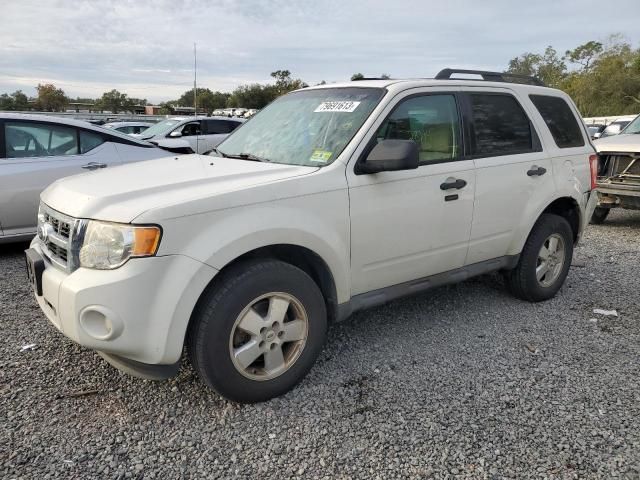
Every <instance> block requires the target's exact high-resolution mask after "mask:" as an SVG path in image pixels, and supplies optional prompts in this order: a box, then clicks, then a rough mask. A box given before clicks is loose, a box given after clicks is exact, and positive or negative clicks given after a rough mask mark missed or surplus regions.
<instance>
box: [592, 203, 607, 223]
mask: <svg viewBox="0 0 640 480" xmlns="http://www.w3.org/2000/svg"><path fill="white" fill-rule="evenodd" d="M610 210H611V209H610V208H604V207H596V209H595V210H594V211H593V215H591V223H593V224H594V225H600V224H601V223H603V222H604V221H605V220H606V218H607V215H609V211H610Z"/></svg>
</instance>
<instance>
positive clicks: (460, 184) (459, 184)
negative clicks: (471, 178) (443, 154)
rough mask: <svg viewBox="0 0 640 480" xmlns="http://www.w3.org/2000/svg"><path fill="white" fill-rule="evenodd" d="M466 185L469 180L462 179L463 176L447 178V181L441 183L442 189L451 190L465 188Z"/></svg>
mask: <svg viewBox="0 0 640 480" xmlns="http://www.w3.org/2000/svg"><path fill="white" fill-rule="evenodd" d="M466 186H467V182H466V181H464V180H462V179H461V178H456V179H452V180H449V179H447V181H446V182H444V183H441V184H440V190H451V189H452V188H455V189H457V190H460V189H461V188H464V187H466Z"/></svg>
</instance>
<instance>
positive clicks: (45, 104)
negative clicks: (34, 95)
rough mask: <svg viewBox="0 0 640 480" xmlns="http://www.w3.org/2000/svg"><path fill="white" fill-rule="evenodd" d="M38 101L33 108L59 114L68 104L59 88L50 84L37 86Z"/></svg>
mask: <svg viewBox="0 0 640 480" xmlns="http://www.w3.org/2000/svg"><path fill="white" fill-rule="evenodd" d="M36 90H37V92H38V99H37V100H36V105H35V108H36V109H37V110H42V111H45V112H61V111H63V110H64V109H65V107H66V106H67V103H69V99H68V98H67V96H66V95H65V94H64V91H63V90H62V89H61V88H56V86H55V85H53V84H51V83H45V84H38V86H37V87H36Z"/></svg>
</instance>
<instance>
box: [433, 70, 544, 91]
mask: <svg viewBox="0 0 640 480" xmlns="http://www.w3.org/2000/svg"><path fill="white" fill-rule="evenodd" d="M456 73H464V74H471V75H479V76H481V77H482V80H484V81H485V82H506V83H523V84H527V85H536V86H538V87H546V85H545V84H544V82H542V81H541V80H540V79H539V78H536V77H531V76H529V75H520V74H517V73H507V72H502V73H501V72H487V71H484V70H462V69H459V68H445V69H443V70H440V71H439V72H438V74H437V75H436V76H435V77H434V78H435V79H436V80H455V79H452V78H451V75H453V74H456ZM510 79H511V80H510ZM464 80H474V79H472V78H465V79H464ZM512 80H516V81H512Z"/></svg>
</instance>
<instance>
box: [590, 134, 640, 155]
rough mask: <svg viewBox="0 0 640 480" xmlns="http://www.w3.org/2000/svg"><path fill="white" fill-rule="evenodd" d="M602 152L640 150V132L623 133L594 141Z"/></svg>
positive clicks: (597, 148)
mask: <svg viewBox="0 0 640 480" xmlns="http://www.w3.org/2000/svg"><path fill="white" fill-rule="evenodd" d="M593 145H594V146H595V147H596V150H597V151H598V152H599V153H600V152H640V134H637V133H621V134H618V135H612V136H610V137H605V138H601V139H599V140H596V141H595V142H593Z"/></svg>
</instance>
